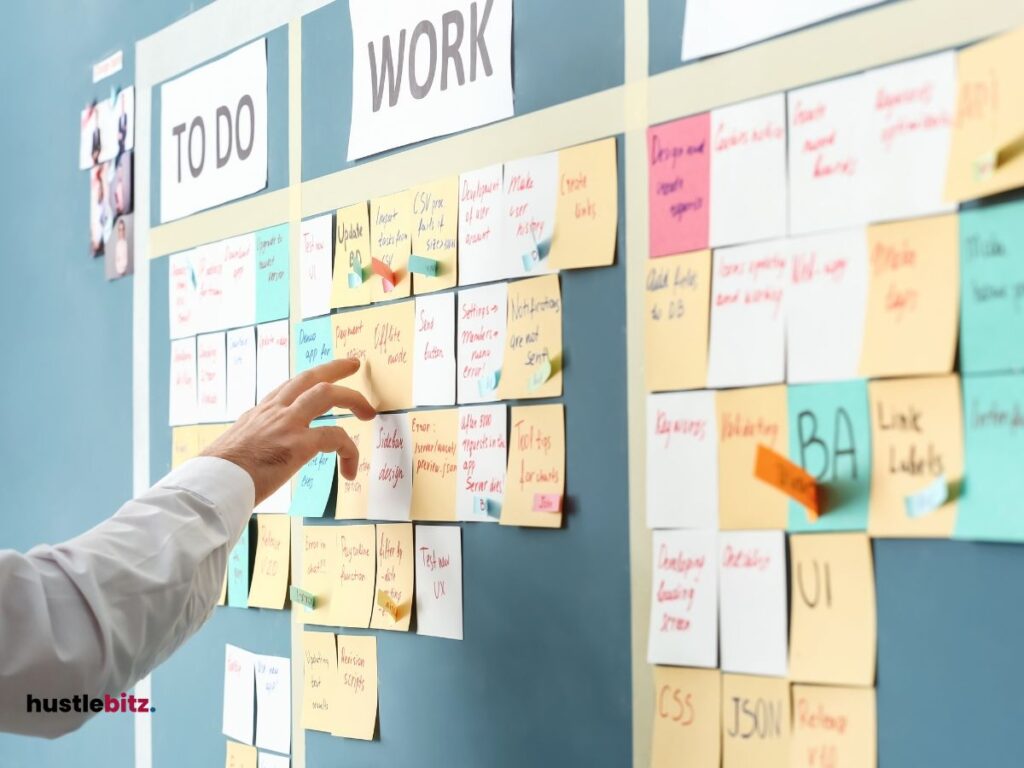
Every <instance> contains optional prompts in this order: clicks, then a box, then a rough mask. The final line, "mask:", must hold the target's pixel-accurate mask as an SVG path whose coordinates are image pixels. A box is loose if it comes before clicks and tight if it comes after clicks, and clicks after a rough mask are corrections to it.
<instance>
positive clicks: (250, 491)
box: [156, 456, 256, 538]
mask: <svg viewBox="0 0 1024 768" xmlns="http://www.w3.org/2000/svg"><path fill="white" fill-rule="evenodd" d="M156 485H157V487H158V488H176V489H179V490H183V491H188V492H189V493H193V494H195V495H196V496H199V497H201V498H203V499H205V500H206V501H208V502H210V504H212V505H213V506H214V507H216V508H217V509H218V510H220V512H221V514H222V516H223V518H224V522H225V523H226V524H227V527H228V530H229V531H230V532H231V535H232V537H233V538H234V537H237V536H238V535H239V534H240V533H241V531H242V529H243V528H244V527H245V525H246V523H247V522H248V521H249V517H250V516H251V515H252V510H253V507H254V506H255V504H256V486H255V485H254V484H253V481H252V477H251V476H250V475H249V473H248V472H246V471H245V470H244V469H242V468H241V467H240V466H238V465H237V464H233V463H231V462H230V461H228V460H227V459H221V458H218V457H216V456H198V457H196V458H194V459H189V460H188V461H186V462H185V463H184V464H182V465H181V466H180V467H178V468H177V469H175V470H173V471H172V472H171V473H170V474H169V475H167V476H166V477H164V478H163V479H162V480H161V481H160V482H158V483H157V484H156Z"/></svg>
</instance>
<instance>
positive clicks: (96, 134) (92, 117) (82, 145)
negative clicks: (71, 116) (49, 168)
mask: <svg viewBox="0 0 1024 768" xmlns="http://www.w3.org/2000/svg"><path fill="white" fill-rule="evenodd" d="M102 144H103V142H102V137H101V135H100V113H99V108H98V105H97V104H96V102H93V103H92V104H90V105H89V106H87V107H86V108H85V109H83V110H82V120H81V125H80V127H79V139H78V167H79V168H81V169H82V170H86V169H87V168H92V167H93V166H94V165H97V164H98V163H99V161H100V152H101V151H102Z"/></svg>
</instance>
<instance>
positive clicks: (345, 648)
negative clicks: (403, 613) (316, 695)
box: [331, 635, 377, 741]
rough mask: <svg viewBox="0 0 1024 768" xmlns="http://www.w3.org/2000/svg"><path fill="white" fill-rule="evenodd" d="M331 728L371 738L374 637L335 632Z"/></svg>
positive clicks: (374, 716) (374, 710) (373, 724)
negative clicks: (335, 675)
mask: <svg viewBox="0 0 1024 768" xmlns="http://www.w3.org/2000/svg"><path fill="white" fill-rule="evenodd" d="M334 723H335V725H334V728H333V729H332V730H331V732H332V733H333V734H334V735H335V736H342V737H344V738H347V739H363V740H364V741H370V740H372V739H373V733H374V730H375V729H376V726H377V638H376V636H374V635H358V636H356V635H338V716H337V717H336V718H335V719H334Z"/></svg>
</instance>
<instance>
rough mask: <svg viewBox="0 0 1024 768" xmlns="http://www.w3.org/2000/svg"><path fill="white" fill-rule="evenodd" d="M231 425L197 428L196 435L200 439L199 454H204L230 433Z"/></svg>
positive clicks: (201, 425)
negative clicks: (225, 434) (217, 440)
mask: <svg viewBox="0 0 1024 768" xmlns="http://www.w3.org/2000/svg"><path fill="white" fill-rule="evenodd" d="M230 426H231V425H230V424H200V425H199V426H198V427H196V434H197V435H198V437H199V453H202V452H203V451H205V450H206V449H207V448H209V447H210V446H211V445H213V443H214V441H215V440H216V439H217V438H218V437H220V436H221V435H223V434H224V433H225V432H227V431H228V428H229V427H230Z"/></svg>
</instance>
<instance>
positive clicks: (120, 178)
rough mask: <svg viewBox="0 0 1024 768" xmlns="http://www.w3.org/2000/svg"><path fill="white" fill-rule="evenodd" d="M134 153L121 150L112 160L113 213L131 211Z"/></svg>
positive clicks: (116, 214)
mask: <svg viewBox="0 0 1024 768" xmlns="http://www.w3.org/2000/svg"><path fill="white" fill-rule="evenodd" d="M134 157H135V153H134V152H131V151H128V152H122V153H121V154H120V155H118V156H117V160H115V161H114V191H113V198H114V203H113V206H114V215H115V216H120V215H122V214H125V213H131V212H132V162H133V160H134Z"/></svg>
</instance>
